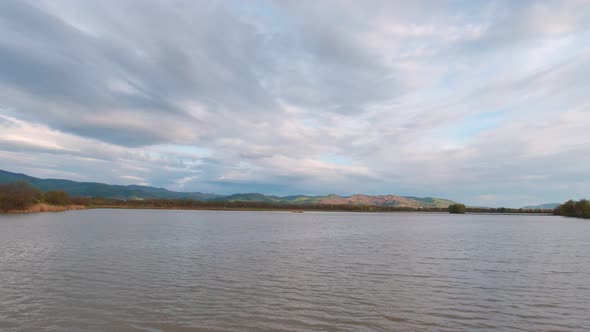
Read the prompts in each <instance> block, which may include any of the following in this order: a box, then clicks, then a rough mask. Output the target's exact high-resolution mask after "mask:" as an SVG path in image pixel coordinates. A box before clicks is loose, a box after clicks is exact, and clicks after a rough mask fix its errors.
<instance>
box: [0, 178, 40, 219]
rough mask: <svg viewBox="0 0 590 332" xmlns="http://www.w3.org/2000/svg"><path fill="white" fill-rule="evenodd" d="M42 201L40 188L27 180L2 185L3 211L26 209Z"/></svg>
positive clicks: (0, 192)
mask: <svg viewBox="0 0 590 332" xmlns="http://www.w3.org/2000/svg"><path fill="white" fill-rule="evenodd" d="M40 201H41V192H40V191H39V189H37V188H35V187H33V186H31V185H30V184H29V183H28V182H26V181H17V182H14V183H7V184H1V185H0V210H1V211H3V212H8V211H12V210H25V209H27V208H28V207H30V206H31V205H33V204H35V203H39V202H40Z"/></svg>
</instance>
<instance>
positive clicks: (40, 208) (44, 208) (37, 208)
mask: <svg viewBox="0 0 590 332" xmlns="http://www.w3.org/2000/svg"><path fill="white" fill-rule="evenodd" d="M85 209H87V207H86V206H84V205H75V204H71V205H51V204H46V203H38V204H34V205H31V206H29V207H27V208H26V209H20V210H9V211H7V213H35V212H63V211H69V210H85Z"/></svg>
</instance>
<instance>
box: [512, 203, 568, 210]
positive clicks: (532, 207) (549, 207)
mask: <svg viewBox="0 0 590 332" xmlns="http://www.w3.org/2000/svg"><path fill="white" fill-rule="evenodd" d="M558 206H559V203H545V204H540V205H527V206H523V207H522V208H521V209H523V210H553V209H555V208H556V207H558Z"/></svg>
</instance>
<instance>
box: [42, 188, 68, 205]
mask: <svg viewBox="0 0 590 332" xmlns="http://www.w3.org/2000/svg"><path fill="white" fill-rule="evenodd" d="M43 198H44V200H45V202H46V203H48V204H53V205H68V204H69V203H70V198H69V196H68V193H66V192H65V191H63V190H51V191H48V192H46V193H45V194H43Z"/></svg>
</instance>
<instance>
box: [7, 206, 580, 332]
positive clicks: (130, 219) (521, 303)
mask: <svg viewBox="0 0 590 332" xmlns="http://www.w3.org/2000/svg"><path fill="white" fill-rule="evenodd" d="M0 329H2V330H7V331H50V330H58V331H62V330H68V331H489V330H498V331H588V330H590V221H588V220H581V219H568V218H562V217H554V216H524V215H511V216H508V215H469V214H468V215H450V214H426V213H341V212H306V213H303V214H294V213H288V212H224V211H160V210H87V211H69V212H65V213H41V214H28V215H3V216H0Z"/></svg>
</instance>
